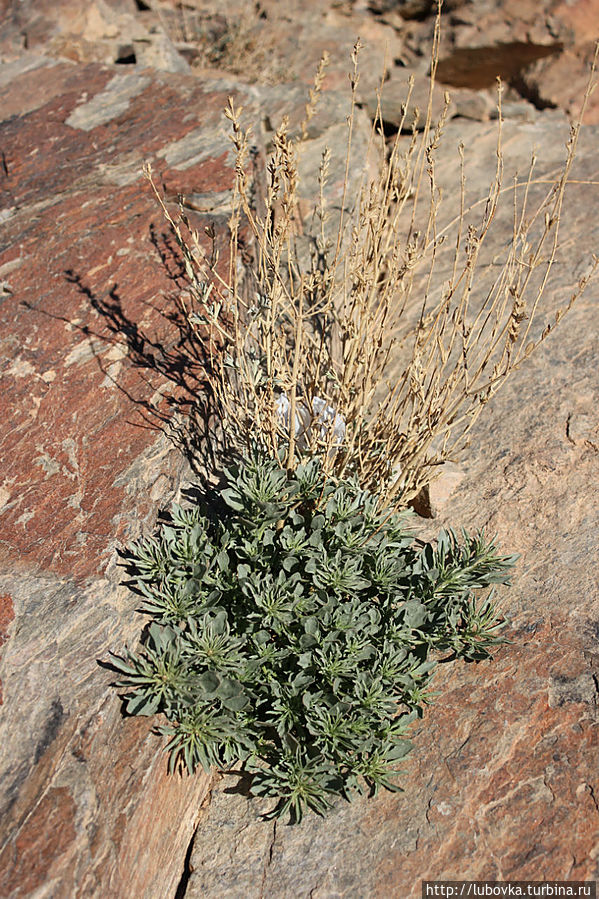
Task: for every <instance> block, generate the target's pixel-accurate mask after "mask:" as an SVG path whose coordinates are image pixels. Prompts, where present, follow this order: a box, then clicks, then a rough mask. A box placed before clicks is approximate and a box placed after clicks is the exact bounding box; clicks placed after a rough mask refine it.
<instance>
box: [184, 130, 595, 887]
mask: <svg viewBox="0 0 599 899" xmlns="http://www.w3.org/2000/svg"><path fill="white" fill-rule="evenodd" d="M556 135H558V136H559V138H558V139H556ZM566 136H567V128H566V124H565V121H564V119H563V117H561V116H558V115H557V114H553V115H552V116H550V117H549V118H548V117H547V114H544V115H537V118H536V121H535V122H534V123H517V124H513V125H508V126H506V132H505V148H506V176H507V174H508V173H509V172H510V171H512V169H513V168H518V169H519V170H520V171H522V170H525V169H526V165H527V161H528V156H529V154H530V151H531V148H532V147H533V146H535V145H536V146H537V147H539V148H542V152H541V150H539V153H540V155H541V156H542V159H541V160H540V163H539V165H540V166H542V168H543V172H549V171H551V170H554V169H555V167H556V166H557V165H559V162H560V161H561V159H562V158H563V152H564V150H563V143H564V141H565V138H566ZM598 137H599V134H598V132H597V130H596V129H594V128H589V129H588V130H587V132H586V134H585V136H584V139H583V141H582V145H581V148H580V153H579V157H578V160H577V163H576V167H575V174H573V177H574V178H576V179H581V180H587V179H589V180H596V161H595V152H594V147H595V145H596V140H597V138H598ZM458 140H463V141H464V143H465V145H466V147H467V167H468V169H467V170H468V173H469V182H470V187H471V189H472V193H473V195H474V196H476V195H478V196H483V195H484V192H485V190H486V189H487V187H488V182H489V181H490V179H491V178H492V174H493V166H494V141H495V133H494V129H493V127H492V126H485V127H481V126H480V125H476V124H473V123H464V122H460V123H459V124H458V123H455V124H454V123H452V124H451V125H450V126H449V127H448V132H447V135H446V140H445V147H446V149H445V150H444V151H443V154H442V157H441V160H440V163H439V165H438V177H439V180H440V183H442V184H443V186H444V188H445V191H446V194H447V195H448V197H449V198H450V197H451V196H452V194H451V193H450V192H449V186H450V185H451V183H452V180H453V179H455V177H456V174H457V172H458V169H457V163H456V152H455V148H456V145H457V143H458ZM543 172H542V171H541V170H539V176H540V177H542V175H543ZM508 180H509V178H508V177H506V183H507V182H508ZM596 189H597V188H596V187H588V186H585V185H576V184H572V185H571V187H570V191H569V199H568V202H567V205H566V212H565V216H564V221H563V231H562V248H561V251H560V255H559V261H558V264H557V265H556V268H555V269H554V273H553V277H552V281H551V285H550V288H549V290H548V293H547V303H548V308H549V309H550V308H555V305H556V304H557V305H562V304H563V303H564V301H565V300H567V299H568V298H569V295H570V293H571V292H572V289H573V288H574V287H575V285H576V283H577V280H578V278H579V277H581V275H582V274H583V273H584V272H585V271H586V269H587V266H588V264H589V255H590V251H591V250H592V249H593V248H595V247H596V246H597V245H598V243H599V226H598V225H597V223H596V221H595V219H594V218H591V219H589V213H588V205H587V202H585V199H584V198H585V197H589V196H591V197H592V196H593V194H589V191H595V190H596ZM537 190H539V188H537ZM589 202H591V201H589ZM450 203H451V200H449V204H450ZM510 214H511V204H510V202H507V203H505V204H504V207H503V210H502V212H501V213H500V214H499V215H498V217H497V221H496V223H495V226H494V232H493V235H494V236H493V238H492V240H491V244H490V246H489V248H488V255H487V259H488V260H489V261H490V262H495V264H496V263H497V258H493V257H496V256H497V254H498V253H501V250H502V247H504V246H505V245H506V243H507V241H508V240H509V235H510ZM439 277H441V278H442V277H443V271H442V266H441V270H440V274H439ZM598 290H599V288H598V285H597V282H594V283H592V284H591V286H590V287H588V289H587V292H586V293H585V294H583V296H582V298H581V299H580V300H579V301H578V302H577V304H576V305H575V306H574V308H573V310H572V311H571V312H570V313H569V317H568V318H567V319H566V320H565V321H564V322H563V323H562V325H561V328H560V330H559V331H558V332H557V334H555V335H554V336H553V337H551V338H550V339H549V341H548V342H547V343H546V345H545V347H544V348H543V349H542V350H540V351H539V352H538V354H537V355H534V356H533V357H531V359H529V360H528V364H527V365H526V366H525V367H523V368H522V369H521V370H520V371H519V372H518V373H516V374H515V375H514V376H513V379H512V380H511V382H508V383H507V385H506V387H505V389H504V391H503V392H502V393H500V394H499V395H498V396H497V397H496V398H495V400H494V401H493V404H492V407H491V408H488V409H487V410H486V414H484V415H483V416H481V418H480V419H479V422H478V424H477V426H476V429H475V432H474V434H473V436H472V446H471V449H470V451H469V455H468V459H467V463H466V464H464V465H462V466H461V469H462V470H461V473H460V474H461V477H459V478H457V480H456V479H454V481H453V483H454V484H458V485H459V488H458V489H456V490H455V491H454V492H453V493H450V495H448V496H447V497H446V498H445V499H444V500H442V494H441V492H439V493H438V494H437V497H438V502H439V507H440V518H439V519H438V520H437V521H435V522H434V526H435V528H437V527H440V526H441V524H442V523H444V522H446V523H448V524H450V525H453V526H457V527H459V526H462V525H463V526H465V527H467V528H472V527H484V528H486V529H487V531H488V532H489V533H493V534H494V533H496V534H497V536H498V540H499V543H500V545H501V547H502V548H504V549H505V550H506V551H509V552H511V551H514V552H518V553H520V554H521V559H520V562H519V564H518V567H517V569H516V575H515V579H514V586H513V587H512V588H511V589H510V590H506V591H504V592H502V594H501V604H502V607H503V608H504V610H505V612H506V613H507V614H508V616H509V618H510V619H511V623H510V627H509V632H508V634H507V636H508V637H509V638H510V640H511V641H512V643H511V644H509V645H505V646H503V647H502V648H501V649H500V650H499V651H498V652H497V656H496V660H495V661H493V662H486V663H480V664H478V665H475V664H472V665H469V666H468V665H456V666H448V667H446V668H444V669H443V670H440V671H439V672H438V675H437V679H436V689H437V690H438V691H439V695H438V696H437V698H436V701H435V703H434V704H433V705H432V706H431V707H430V709H429V710H428V711H427V712H426V714H425V716H424V719H423V721H422V722H421V724H420V726H419V728H418V730H417V731H415V732H414V742H415V750H414V753H413V755H412V756H411V757H408V759H407V761H406V762H405V763H404V765H403V770H404V774H403V786H404V789H405V793H403V794H399V795H397V796H393V795H389V794H385V795H380V796H379V797H377V798H376V799H373V800H367V799H360V800H357V801H355V802H354V803H352V804H351V805H347V804H345V803H343V802H340V803H339V804H338V805H337V807H336V808H335V810H334V811H333V813H332V814H331V815H330V816H329V817H328V818H327V819H326V820H321V819H318V818H317V817H316V816H313V815H311V816H308V818H307V819H305V821H304V822H303V823H302V824H301V825H300V826H299V827H289V826H286V824H285V823H283V822H280V823H277V824H273V823H265V822H264V821H262V820H261V819H260V814H261V813H263V812H264V811H266V810H267V809H268V806H267V805H266V804H264V803H261V802H255V801H254V800H251V801H249V802H248V800H247V799H246V798H245V797H244V796H243V795H240V794H239V793H236V792H231V790H232V789H233V788H234V785H235V781H234V779H233V778H231V779H230V782H229V781H228V780H227V779H225V780H221V781H220V782H218V783H217V784H215V785H214V787H213V790H212V797H211V802H210V804H209V805H207V806H206V807H205V809H204V811H203V812H202V814H201V816H200V819H199V824H198V829H197V832H196V836H195V841H194V845H193V851H192V854H191V859H190V866H191V869H192V873H191V877H190V880H189V885H188V888H187V892H186V897H187V899H200V897H201V899H212V897H214V899H216V897H219V899H236V897H238V896H247V897H248V899H292V897H293V899H295V897H297V899H308V897H312V899H338V897H342V896H343V897H349V896H352V897H353V896H368V897H379V896H380V897H381V899H382V897H385V899H386V897H393V899H404V897H408V896H410V897H417V896H420V890H421V887H420V882H421V880H423V879H427V880H459V879H468V880H476V879H489V880H534V879H539V878H546V879H548V880H585V879H586V880H596V879H597V878H598V877H599V810H598V806H597V800H596V797H597V795H598V792H599V780H598V774H599V771H598V764H597V758H598V755H597V750H598V748H599V728H598V723H599V691H598V690H597V663H598V660H599V641H598V636H597V634H598V628H597V624H598V622H599V597H598V595H597V577H596V571H597V565H598V563H599V550H598V547H597V540H596V536H597V533H598V529H599V512H598V510H597V503H596V500H595V497H594V492H593V487H592V486H590V485H594V484H595V483H596V481H597V476H598V474H599V415H598V414H597V409H596V402H595V400H596V397H597V393H598V391H599V379H598V375H597V367H596V364H595V360H596V358H597V353H598V352H599V345H598V337H597V335H598V333H599V305H598V303H597V295H598ZM453 474H455V472H454V473H453ZM431 530H432V529H431Z"/></svg>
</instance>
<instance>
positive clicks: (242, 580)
mask: <svg viewBox="0 0 599 899" xmlns="http://www.w3.org/2000/svg"><path fill="white" fill-rule="evenodd" d="M226 481H227V483H226V486H225V487H224V489H222V491H221V492H220V495H219V496H217V497H215V496H212V497H207V498H206V502H205V506H201V505H193V506H191V507H187V508H182V507H175V508H174V509H173V510H172V513H171V516H170V519H169V521H168V522H167V523H164V524H162V526H161V527H160V528H159V530H158V532H157V534H156V536H155V537H153V538H150V539H145V540H141V541H139V542H138V543H137V544H135V545H134V546H133V547H132V548H131V550H130V553H129V557H128V565H129V571H130V573H131V575H132V577H133V586H134V589H136V590H137V592H138V593H139V594H140V596H141V598H142V603H141V609H142V610H143V611H144V612H146V613H148V614H149V615H150V616H151V618H152V623H151V624H150V627H149V628H148V629H147V633H146V636H145V637H144V639H143V640H142V647H141V649H140V650H139V651H137V652H127V653H126V654H125V655H124V656H123V657H118V656H114V665H115V667H116V668H117V669H118V670H119V672H120V674H121V679H120V681H119V683H118V687H119V688H120V689H124V690H125V692H126V699H127V705H126V710H127V712H128V713H130V714H134V715H153V714H156V713H158V712H162V713H163V715H164V716H165V718H166V719H167V720H168V725H166V726H162V727H161V730H162V732H163V733H166V734H167V735H168V736H169V741H168V743H167V748H168V750H169V751H170V765H171V769H174V768H175V766H176V765H177V763H178V762H179V761H181V762H182V763H183V764H184V765H185V766H186V767H187V768H188V770H189V771H190V772H193V771H194V770H195V769H196V768H197V767H198V766H199V765H201V766H203V767H204V768H206V769H209V768H210V767H211V766H220V767H227V766H230V765H232V764H234V763H236V762H241V763H243V764H244V765H245V767H246V770H249V771H250V772H251V773H252V775H253V777H252V786H251V790H252V792H253V793H254V794H256V795H267V796H271V797H273V798H274V799H275V800H276V804H275V807H274V809H273V814H274V815H281V814H284V813H289V814H290V817H291V819H292V820H299V819H301V817H302V814H303V812H304V811H305V809H306V808H311V809H313V810H314V811H316V812H318V813H324V812H325V811H326V809H327V808H329V806H330V804H331V802H332V801H333V800H334V798H335V797H336V796H338V795H342V796H344V797H346V798H351V796H352V795H353V794H354V793H355V792H356V791H362V790H363V789H364V788H366V789H368V790H369V791H371V792H376V791H377V790H378V789H379V787H385V788H387V789H391V790H395V789H398V787H397V785H396V782H395V779H394V774H395V773H396V769H397V763H398V761H399V760H400V759H402V758H403V757H404V756H405V755H406V753H407V752H408V751H409V748H410V744H409V741H408V739H407V730H408V727H409V724H410V722H411V721H412V720H413V719H414V718H415V717H416V716H420V715H421V714H422V710H423V706H424V705H425V704H426V703H427V702H428V701H429V699H430V696H431V693H430V689H429V684H430V679H431V676H432V672H433V669H434V667H435V665H436V664H437V663H438V662H439V661H440V660H447V659H450V658H455V657H461V658H464V659H467V660H478V659H483V658H486V657H488V656H489V650H490V649H491V647H493V646H494V645H496V644H497V643H499V642H501V639H502V638H501V636H500V634H499V632H500V629H501V627H502V620H501V619H500V618H499V617H498V614H497V612H496V609H495V607H494V605H493V603H492V598H491V597H489V596H484V597H482V598H481V599H478V600H477V599H476V593H477V591H481V590H484V589H485V588H487V587H489V586H490V585H494V584H497V583H508V573H509V570H510V568H511V566H512V565H513V562H514V559H513V557H501V556H500V555H498V553H497V550H496V549H495V547H494V545H493V542H492V541H487V539H486V538H485V537H484V535H483V534H476V535H474V536H470V535H468V534H466V533H463V534H462V536H461V538H460V539H458V537H457V535H456V534H455V533H453V532H452V531H442V532H441V534H440V535H439V538H438V540H437V542H436V543H433V544H424V543H422V542H420V541H417V540H415V539H414V538H413V536H412V535H411V534H410V533H409V531H408V528H407V521H406V514H405V513H401V514H400V513H390V512H389V510H388V509H383V508H381V506H380V505H379V503H378V501H377V498H376V497H375V496H373V495H372V494H371V493H368V492H366V491H364V490H361V489H360V488H359V486H358V484H357V483H356V482H353V481H343V482H339V481H335V480H333V479H332V478H330V477H326V476H325V475H324V474H323V473H322V471H321V469H320V466H319V464H318V462H317V461H316V460H312V461H311V462H309V463H307V464H306V465H304V466H301V467H300V468H298V469H297V471H295V472H294V473H293V474H287V473H286V472H285V471H283V470H281V468H280V467H279V466H278V465H277V464H276V462H274V461H272V460H268V459H265V458H261V457H260V456H255V457H253V458H249V459H246V460H244V461H243V462H241V463H240V464H239V465H238V466H237V467H236V468H234V469H232V470H230V471H228V472H227V473H226ZM219 503H220V505H219Z"/></svg>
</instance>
